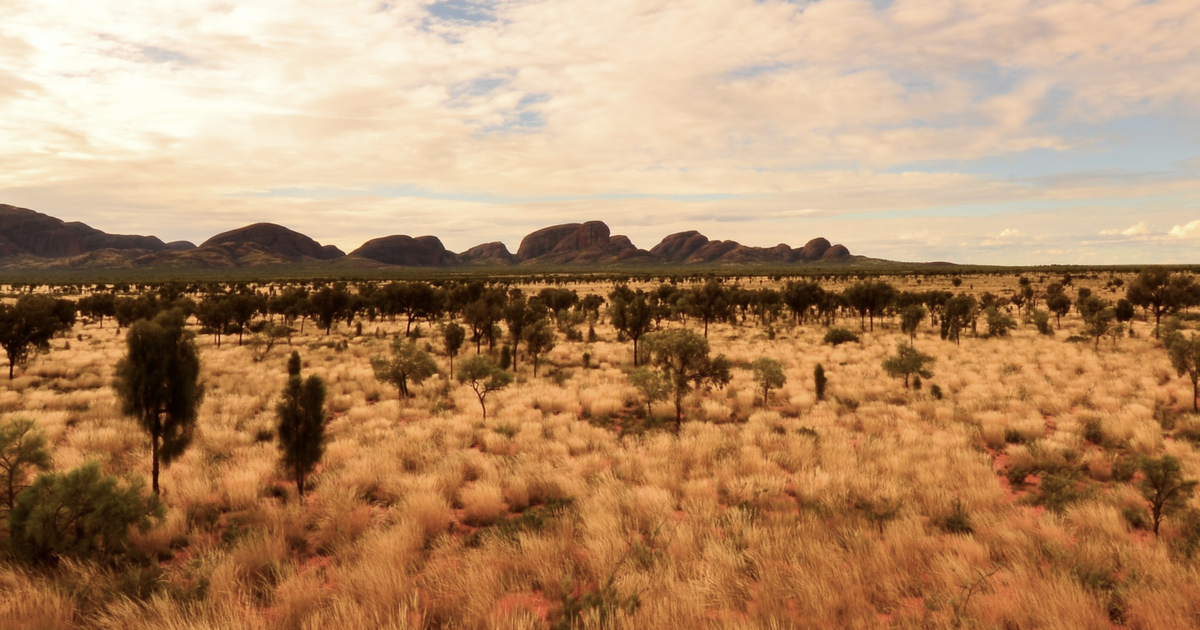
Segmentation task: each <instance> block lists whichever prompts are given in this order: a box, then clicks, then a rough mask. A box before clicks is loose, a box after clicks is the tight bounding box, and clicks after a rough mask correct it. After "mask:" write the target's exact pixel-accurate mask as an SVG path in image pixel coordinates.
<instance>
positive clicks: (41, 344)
mask: <svg viewBox="0 0 1200 630" xmlns="http://www.w3.org/2000/svg"><path fill="white" fill-rule="evenodd" d="M74 325H75V303H74V302H71V301H70V300H56V299H54V298H51V297H47V296H45V295H23V296H21V297H20V298H19V299H17V303H16V304H0V347H3V348H4V351H5V353H6V354H7V355H8V378H9V380H12V377H13V372H14V368H15V367H16V366H17V365H19V364H22V363H25V361H27V360H28V359H29V357H30V356H31V355H32V354H33V353H34V352H44V351H46V350H49V349H50V340H51V339H53V338H54V335H57V334H58V333H60V332H62V331H64V330H70V328H71V327H72V326H74Z"/></svg>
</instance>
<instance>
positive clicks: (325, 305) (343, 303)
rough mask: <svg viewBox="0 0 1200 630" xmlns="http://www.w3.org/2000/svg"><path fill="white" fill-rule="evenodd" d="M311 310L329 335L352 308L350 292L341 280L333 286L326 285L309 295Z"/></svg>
mask: <svg viewBox="0 0 1200 630" xmlns="http://www.w3.org/2000/svg"><path fill="white" fill-rule="evenodd" d="M308 303H309V312H311V313H312V316H313V318H314V319H316V320H317V324H318V325H319V326H320V327H321V328H324V329H325V334H326V335H328V334H329V332H330V331H331V330H333V325H334V323H336V322H337V321H338V320H339V319H341V318H342V317H344V316H345V314H346V312H347V310H349V308H350V292H349V291H347V290H346V286H345V285H344V284H342V283H341V282H338V283H336V284H334V285H333V286H331V287H324V288H321V289H320V290H318V291H314V292H313V293H312V294H311V295H309V296H308Z"/></svg>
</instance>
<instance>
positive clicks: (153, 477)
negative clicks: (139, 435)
mask: <svg viewBox="0 0 1200 630" xmlns="http://www.w3.org/2000/svg"><path fill="white" fill-rule="evenodd" d="M161 432H162V429H161V427H160V426H159V419H158V417H157V415H156V416H155V418H154V429H153V430H152V431H151V432H150V459H151V460H152V463H151V465H150V488H151V490H152V491H153V492H154V496H158V438H159V434H160V433H161Z"/></svg>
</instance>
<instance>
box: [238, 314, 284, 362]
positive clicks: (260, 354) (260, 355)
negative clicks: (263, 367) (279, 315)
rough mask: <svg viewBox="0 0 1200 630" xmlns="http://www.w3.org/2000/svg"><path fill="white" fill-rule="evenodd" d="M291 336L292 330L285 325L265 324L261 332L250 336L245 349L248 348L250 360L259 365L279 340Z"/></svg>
mask: <svg viewBox="0 0 1200 630" xmlns="http://www.w3.org/2000/svg"><path fill="white" fill-rule="evenodd" d="M291 334H292V329H291V328H288V327H287V326H286V325H285V324H272V323H270V322H267V323H266V325H265V326H263V330H262V332H256V333H254V334H252V335H250V339H249V340H248V341H247V342H246V345H247V347H249V348H250V356H251V358H252V359H254V362H255V363H261V362H262V361H263V360H264V359H266V358H267V355H268V354H270V353H271V350H272V349H274V348H275V346H276V344H278V343H279V341H280V340H282V339H287V338H289V337H290V336H291Z"/></svg>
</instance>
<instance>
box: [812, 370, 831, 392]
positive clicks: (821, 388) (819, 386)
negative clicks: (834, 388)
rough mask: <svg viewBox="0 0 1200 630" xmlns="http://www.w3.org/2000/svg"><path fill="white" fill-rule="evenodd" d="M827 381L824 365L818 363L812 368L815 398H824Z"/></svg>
mask: <svg viewBox="0 0 1200 630" xmlns="http://www.w3.org/2000/svg"><path fill="white" fill-rule="evenodd" d="M827 383H828V381H827V380H826V379H825V366H823V365H821V364H820V363H818V364H817V367H815V368H813V389H814V390H815V393H816V395H817V400H818V401H822V400H825V386H826V384H827Z"/></svg>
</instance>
